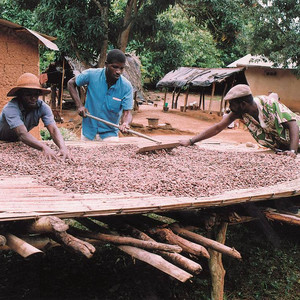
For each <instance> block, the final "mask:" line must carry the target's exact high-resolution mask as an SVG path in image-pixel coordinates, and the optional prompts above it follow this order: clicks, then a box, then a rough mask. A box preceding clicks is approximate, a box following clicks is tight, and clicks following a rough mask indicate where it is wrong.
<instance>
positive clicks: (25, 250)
mask: <svg viewBox="0 0 300 300" xmlns="http://www.w3.org/2000/svg"><path fill="white" fill-rule="evenodd" d="M5 238H6V240H7V242H6V244H7V246H8V247H9V248H10V249H11V250H13V251H15V252H17V253H18V254H20V255H21V256H22V257H24V258H26V257H29V256H31V255H33V254H37V253H40V254H42V253H43V252H42V251H41V250H39V249H37V248H35V247H34V246H32V245H30V244H28V243H26V242H25V241H24V240H22V239H20V238H18V237H17V236H15V235H13V234H11V233H6V234H5Z"/></svg>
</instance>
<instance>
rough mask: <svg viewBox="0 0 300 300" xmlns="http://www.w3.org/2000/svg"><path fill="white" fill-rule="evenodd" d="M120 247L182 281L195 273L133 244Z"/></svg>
mask: <svg viewBox="0 0 300 300" xmlns="http://www.w3.org/2000/svg"><path fill="white" fill-rule="evenodd" d="M118 248H119V249H120V250H122V251H124V252H126V253H127V254H129V255H131V256H133V257H134V258H137V259H139V260H141V261H144V262H146V263H148V264H150V265H151V266H153V267H155V268H157V269H159V270H160V271H162V272H164V273H167V274H169V275H170V276H172V277H174V278H176V279H178V280H179V281H181V282H185V281H187V280H188V279H190V278H191V277H193V275H191V274H189V273H187V272H186V271H184V270H181V269H180V268H178V267H176V266H174V265H173V264H171V263H169V262H168V261H166V260H165V259H163V258H162V257H161V256H159V255H157V254H153V253H150V252H148V251H145V250H143V249H139V248H136V247H132V246H118Z"/></svg>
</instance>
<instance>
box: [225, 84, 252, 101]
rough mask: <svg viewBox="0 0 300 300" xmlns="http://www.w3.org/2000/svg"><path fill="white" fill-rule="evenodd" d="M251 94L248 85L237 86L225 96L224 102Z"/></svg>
mask: <svg viewBox="0 0 300 300" xmlns="http://www.w3.org/2000/svg"><path fill="white" fill-rule="evenodd" d="M251 94H252V92H251V90H250V87H249V85H247V84H237V85H236V86H234V87H233V88H231V89H230V90H229V91H228V93H227V94H226V96H225V97H224V100H233V99H236V98H241V97H244V96H248V95H251Z"/></svg>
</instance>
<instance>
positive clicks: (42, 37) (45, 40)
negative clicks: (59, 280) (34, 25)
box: [0, 19, 59, 51]
mask: <svg viewBox="0 0 300 300" xmlns="http://www.w3.org/2000/svg"><path fill="white" fill-rule="evenodd" d="M0 25H3V26H6V27H9V28H12V29H15V30H18V31H19V30H26V31H27V32H29V33H30V34H32V35H34V36H35V37H36V38H37V39H38V40H39V41H40V42H41V43H42V44H43V45H45V46H46V47H47V48H49V49H51V50H55V51H58V50H59V49H58V47H57V45H56V44H54V43H53V42H52V41H54V40H56V38H55V37H53V36H49V35H46V34H43V33H39V32H36V31H34V30H31V29H28V28H26V27H23V26H21V25H19V24H16V23H13V22H10V21H7V20H4V19H0Z"/></svg>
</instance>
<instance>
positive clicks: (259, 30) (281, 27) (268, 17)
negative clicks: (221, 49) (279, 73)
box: [251, 0, 300, 76]
mask: <svg viewBox="0 0 300 300" xmlns="http://www.w3.org/2000/svg"><path fill="white" fill-rule="evenodd" d="M260 3H261V4H259V5H257V7H256V10H255V18H254V19H253V29H254V30H253V36H252V47H251V52H252V53H253V54H263V55H265V56H266V57H267V58H269V59H270V60H271V61H273V62H275V63H276V64H277V65H281V66H283V67H288V66H291V65H292V66H294V67H296V68H297V69H296V71H297V74H298V75H299V76H300V23H299V16H300V1H299V0H287V1H281V0H273V1H266V0H264V1H261V2H260Z"/></svg>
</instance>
